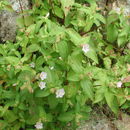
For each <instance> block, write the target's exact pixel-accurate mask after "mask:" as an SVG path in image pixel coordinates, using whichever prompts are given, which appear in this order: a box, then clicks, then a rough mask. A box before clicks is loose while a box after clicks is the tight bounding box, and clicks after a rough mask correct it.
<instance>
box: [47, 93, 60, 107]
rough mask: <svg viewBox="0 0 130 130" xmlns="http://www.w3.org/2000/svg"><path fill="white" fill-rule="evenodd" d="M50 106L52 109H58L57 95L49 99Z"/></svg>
mask: <svg viewBox="0 0 130 130" xmlns="http://www.w3.org/2000/svg"><path fill="white" fill-rule="evenodd" d="M48 104H49V106H50V109H54V108H56V106H57V105H58V100H57V98H56V97H55V95H50V96H49V97H48Z"/></svg>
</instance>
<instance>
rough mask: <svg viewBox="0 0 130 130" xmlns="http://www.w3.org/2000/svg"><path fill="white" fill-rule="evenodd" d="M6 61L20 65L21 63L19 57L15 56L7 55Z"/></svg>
mask: <svg viewBox="0 0 130 130" xmlns="http://www.w3.org/2000/svg"><path fill="white" fill-rule="evenodd" d="M5 59H6V61H7V62H8V63H9V64H11V65H18V64H19V61H20V60H19V58H17V57H15V56H7V57H5Z"/></svg>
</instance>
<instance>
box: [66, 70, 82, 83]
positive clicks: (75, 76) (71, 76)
mask: <svg viewBox="0 0 130 130" xmlns="http://www.w3.org/2000/svg"><path fill="white" fill-rule="evenodd" d="M67 80H69V81H79V80H80V76H79V74H76V73H75V72H73V71H70V72H68V74H67Z"/></svg>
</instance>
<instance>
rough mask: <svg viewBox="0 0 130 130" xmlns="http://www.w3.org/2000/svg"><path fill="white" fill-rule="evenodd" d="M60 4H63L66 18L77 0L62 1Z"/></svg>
mask: <svg viewBox="0 0 130 130" xmlns="http://www.w3.org/2000/svg"><path fill="white" fill-rule="evenodd" d="M60 2H61V5H62V9H63V11H64V14H65V16H67V15H68V13H69V11H70V8H71V6H72V5H73V4H74V2H75V0H60Z"/></svg>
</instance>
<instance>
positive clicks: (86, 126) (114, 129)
mask: <svg viewBox="0 0 130 130" xmlns="http://www.w3.org/2000/svg"><path fill="white" fill-rule="evenodd" d="M97 109H98V110H93V111H92V113H91V118H90V120H88V121H84V122H82V123H81V124H80V127H79V128H77V130H130V116H129V115H128V114H125V113H123V112H121V114H120V119H119V118H115V116H114V115H113V114H112V113H111V112H110V111H109V110H108V108H106V110H105V111H102V110H99V108H97Z"/></svg>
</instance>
